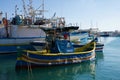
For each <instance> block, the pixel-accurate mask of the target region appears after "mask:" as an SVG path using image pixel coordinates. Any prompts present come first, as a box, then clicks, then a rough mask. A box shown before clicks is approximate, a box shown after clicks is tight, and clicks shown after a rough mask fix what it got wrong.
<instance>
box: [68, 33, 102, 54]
mask: <svg viewBox="0 0 120 80" xmlns="http://www.w3.org/2000/svg"><path fill="white" fill-rule="evenodd" d="M70 36H71V37H70V38H71V39H70V40H71V42H73V46H74V47H82V46H84V45H85V44H87V43H89V42H90V41H92V40H95V42H96V49H95V51H96V52H102V51H103V47H104V44H103V43H101V42H100V41H99V40H98V37H95V36H94V35H91V36H90V35H89V33H88V32H71V33H70Z"/></svg>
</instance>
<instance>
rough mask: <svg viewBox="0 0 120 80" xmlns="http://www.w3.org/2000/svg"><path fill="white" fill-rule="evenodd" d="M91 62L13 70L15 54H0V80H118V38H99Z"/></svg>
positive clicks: (119, 58)
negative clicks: (98, 48)
mask: <svg viewBox="0 0 120 80" xmlns="http://www.w3.org/2000/svg"><path fill="white" fill-rule="evenodd" d="M101 41H102V42H104V49H103V52H97V53H96V59H95V61H92V62H84V63H80V64H71V65H63V66H52V67H41V68H34V69H21V70H15V63H16V57H17V55H16V54H0V80H120V42H119V41H120V37H105V38H101Z"/></svg>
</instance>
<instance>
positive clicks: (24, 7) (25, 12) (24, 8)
mask: <svg viewBox="0 0 120 80" xmlns="http://www.w3.org/2000/svg"><path fill="white" fill-rule="evenodd" d="M22 2H23V10H24V17H26V15H27V11H26V5H25V1H24V0H22Z"/></svg>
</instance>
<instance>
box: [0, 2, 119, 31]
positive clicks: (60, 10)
mask: <svg viewBox="0 0 120 80" xmlns="http://www.w3.org/2000/svg"><path fill="white" fill-rule="evenodd" d="M25 2H26V4H28V0H25ZM41 2H42V0H33V6H34V7H35V8H38V7H39V5H41ZM44 3H45V9H46V10H48V12H46V13H45V16H46V17H48V18H50V17H52V16H53V14H54V13H55V12H56V16H58V17H61V16H62V17H65V19H66V23H67V24H68V23H74V24H76V23H77V24H78V25H79V26H80V28H82V29H88V28H99V30H102V31H112V30H119V31H120V0H44ZM15 5H17V6H18V7H19V11H18V12H20V10H23V3H22V0H0V11H3V13H5V12H7V13H8V17H9V18H10V17H12V13H14V12H15V10H14V9H15ZM4 15H5V14H3V16H4Z"/></svg>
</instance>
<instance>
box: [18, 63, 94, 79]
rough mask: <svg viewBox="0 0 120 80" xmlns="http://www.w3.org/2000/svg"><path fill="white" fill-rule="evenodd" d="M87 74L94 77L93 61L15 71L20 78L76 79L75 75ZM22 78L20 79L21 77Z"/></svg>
mask: <svg viewBox="0 0 120 80" xmlns="http://www.w3.org/2000/svg"><path fill="white" fill-rule="evenodd" d="M84 74H89V75H90V78H93V79H95V61H93V62H85V63H81V64H72V65H65V66H54V67H44V68H39V69H32V71H30V70H29V71H28V70H26V71H25V70H21V71H19V72H17V77H18V79H20V80H28V79H30V80H40V78H41V79H42V80H76V79H77V78H78V77H77V75H84ZM21 78H22V79H21Z"/></svg>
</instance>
